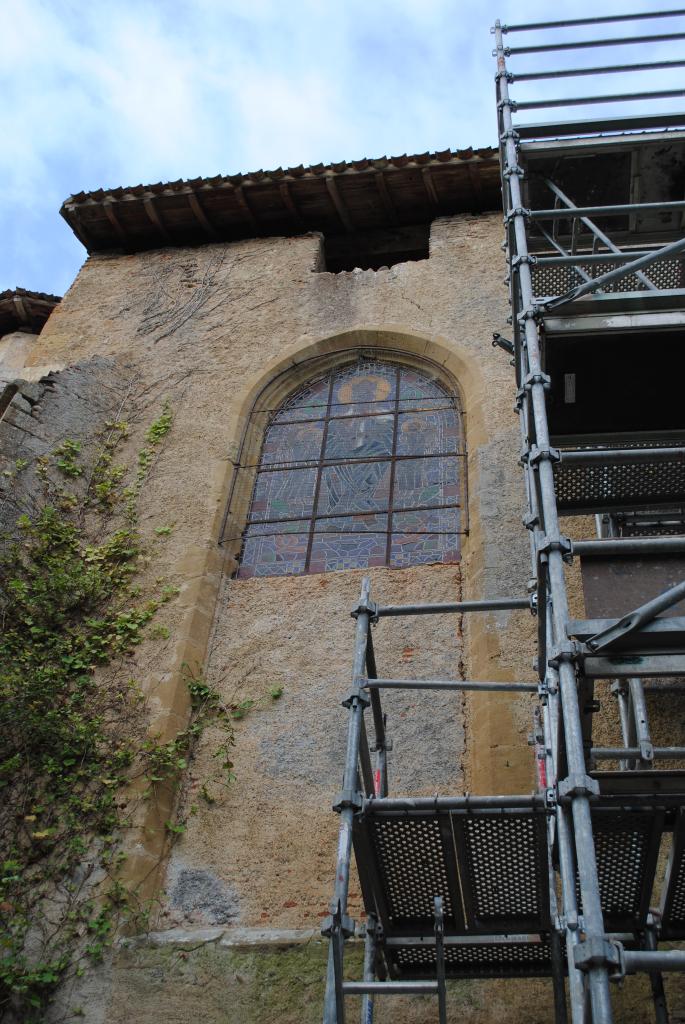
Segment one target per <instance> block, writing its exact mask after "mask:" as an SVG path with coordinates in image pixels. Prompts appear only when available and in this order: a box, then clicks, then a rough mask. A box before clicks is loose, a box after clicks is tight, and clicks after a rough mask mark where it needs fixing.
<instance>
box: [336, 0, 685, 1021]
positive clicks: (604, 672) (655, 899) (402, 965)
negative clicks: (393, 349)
mask: <svg viewBox="0 0 685 1024" xmlns="http://www.w3.org/2000/svg"><path fill="white" fill-rule="evenodd" d="M661 19H685V10H676V11H663V12H646V13H644V14H633V15H620V16H619V15H612V16H609V17H606V18H582V19H572V20H566V21H559V22H546V23H536V24H528V25H515V26H503V25H501V24H500V23H499V22H498V23H497V24H496V26H495V28H494V30H493V32H494V37H495V50H494V56H495V57H496V59H497V74H496V88H497V117H498V134H499V140H500V153H501V167H502V191H503V207H504V225H505V249H506V254H507V262H508V271H509V272H508V279H507V280H508V284H509V296H510V305H511V317H510V325H511V333H512V340H508V339H506V338H503V337H502V336H501V335H499V334H498V335H495V336H494V340H493V344H496V345H499V346H500V347H501V348H503V349H504V350H505V351H506V352H507V353H508V354H509V355H510V356H512V357H513V365H514V367H515V373H516V409H517V412H518V416H519V423H520V429H521V452H522V459H521V462H522V466H523V475H524V482H525V491H526V498H527V506H528V507H527V513H526V515H525V517H524V524H525V526H526V528H527V530H528V535H529V539H530V555H531V574H530V580H529V581H521V596H515V597H506V598H501V599H497V600H490V601H468V602H456V603H454V604H442V605H405V606H392V605H388V606H382V605H381V606H379V605H377V604H376V603H375V602H374V600H372V597H371V594H370V592H369V583H368V581H365V583H364V586H363V588H362V593H361V598H360V601H359V604H358V606H357V607H356V608H355V610H354V611H353V616H354V618H355V619H356V641H355V653H354V663H353V669H352V682H351V687H350V690H349V692H348V694H347V696H346V699H345V701H344V705H345V707H347V708H348V711H349V721H348V733H347V753H346V762H345V770H344V777H343V786H342V790H341V792H340V793H339V795H338V797H337V799H336V801H335V804H334V809H335V810H336V811H337V813H338V814H339V816H340V836H339V843H338V857H337V865H336V875H335V885H334V894H333V899H332V903H331V914H330V917H329V918H328V919H327V921H326V922H325V925H324V928H323V932H324V934H325V935H327V936H328V937H329V939H330V946H329V960H328V972H327V987H326V1001H325V1008H324V1021H325V1024H343V1022H344V1020H345V1012H346V997H347V996H349V995H362V997H363V1001H362V1018H361V1019H362V1022H363V1024H371V1021H372V1019H373V1009H374V999H375V998H376V996H378V995H381V994H399V993H405V994H421V995H431V996H434V997H436V999H437V1015H438V1018H439V1020H440V1022H441V1024H445V1022H446V1020H447V989H448V985H449V981H450V979H465V978H517V977H534V976H541V977H549V978H550V979H551V981H552V988H553V993H554V1020H555V1022H556V1024H565V1022H566V1021H567V1020H568V1019H569V1018H570V1019H571V1021H572V1024H611V1021H612V1020H613V1010H612V998H611V985H612V983H614V982H616V981H622V980H623V979H625V978H626V977H627V976H629V975H632V974H635V973H638V972H644V973H646V974H647V975H648V978H649V982H650V987H651V993H652V997H653V1007H654V1016H655V1020H656V1021H657V1024H668V1021H669V1012H668V1007H667V1001H666V991H665V986H664V982H663V977H662V974H663V972H671V971H677V972H682V971H685V949H683V947H682V946H681V945H679V943H683V942H685V745H682V744H685V736H683V729H682V728H681V726H682V723H680V722H678V721H677V719H676V718H675V717H674V718H673V722H672V725H673V732H674V733H675V735H673V736H672V737H670V736H669V737H668V740H669V742H670V743H672V745H669V746H666V745H661V746H660V745H657V743H655V737H654V736H653V729H652V726H651V724H650V713H649V710H650V707H651V706H654V702H655V701H657V702H663V701H668V700H669V694H671V693H672V692H673V691H672V689H671V683H672V684H673V685H675V686H677V685H681V684H680V683H679V682H678V681H679V680H680V679H681V677H682V678H685V603H684V602H685V513H684V509H685V407H684V405H683V402H682V380H683V379H684V377H685V275H684V272H683V253H685V237H683V236H684V234H685V232H684V231H683V224H684V216H685V198H683V190H682V185H683V181H685V113H683V112H679V111H668V110H667V111H665V112H664V111H661V112H659V113H654V112H651V113H650V112H649V111H648V112H647V113H636V112H635V104H638V105H639V104H647V105H648V108H649V109H652V110H653V107H652V105H653V103H654V101H656V100H659V101H663V100H668V101H671V100H673V99H675V98H678V97H682V96H684V95H685V90H684V89H682V88H681V86H680V83H679V81H677V82H676V83H675V84H676V86H677V87H674V88H670V87H666V85H665V84H664V81H663V80H662V76H663V75H667V74H671V73H672V72H673V69H680V68H682V67H685V59H682V58H681V57H680V56H679V55H678V53H677V52H673V53H672V54H671V55H670V56H664V53H663V49H658V50H656V51H655V52H654V53H650V52H649V51H648V47H649V46H656V47H659V48H663V47H664V46H670V47H672V46H673V44H674V43H679V42H680V41H682V40H684V39H685V20H680V21H678V22H677V23H674V24H675V27H676V28H678V30H677V31H675V30H673V28H669V31H664V32H660V31H659V30H658V27H659V25H660V24H661ZM650 21H652V22H653V24H649V22H650ZM624 22H626V23H633V22H634V23H636V25H637V28H638V30H639V29H640V28H643V29H644V31H641V32H640V31H636V34H635V35H634V36H630V37H625V36H621V35H612V32H614V33H615V32H620V30H621V29H622V26H623V23H624ZM655 25H656V27H655ZM583 26H589V27H594V28H596V29H597V31H598V32H600V33H602V35H601V36H597V37H595V38H582V37H581V38H580V39H577V40H575V41H574V40H573V39H571V40H567V39H565V38H564V39H562V37H561V36H560V35H559V32H560V30H566V29H571V30H573V33H575V32H576V30H580V31H582V29H583ZM510 33H527V34H528V39H527V40H526V39H525V37H524V43H525V45H522V46H516V47H508V46H506V45H505V39H507V37H508V36H509V34H510ZM559 39H562V41H558V40H559ZM636 44H640V46H641V49H640V51H639V53H640V56H639V59H637V60H633V61H632V62H628V61H626V62H617V63H615V64H610V63H608V62H605V63H604V64H601V65H598V66H594V65H593V66H585V67H570V66H566V64H565V55H566V54H567V53H568V52H572V51H573V50H574V49H577V50H586V49H589V48H592V49H594V48H597V47H608V48H611V47H615V46H619V47H627V48H630V47H631V46H633V47H634V46H635V45H636ZM619 52H621V53H622V52H623V51H622V50H620V51H619ZM526 54H536V55H537V54H543V55H544V54H547V55H550V54H551V55H552V56H551V57H550V58H548V59H550V63H554V65H555V66H554V67H550V68H548V69H546V68H540V69H530V70H524V71H519V70H518V69H515V70H514V71H512V70H511V69H510V65H509V59H510V58H513V59H514V64H516V63H517V61H518V58H519V56H520V55H526ZM678 73H679V74H680V72H678ZM634 74H638V75H640V76H644V75H645V74H647V75H653V76H657V78H656V81H655V84H654V85H653V86H652V87H649V88H648V87H646V86H645V87H642V85H641V86H640V91H638V92H632V93H629V92H615V93H606V92H605V93H602V94H595V95H586V96H581V97H574V96H569V95H562V96H560V97H559V98H550V97H548V96H544V97H543V98H535V97H533V98H532V99H524V100H518V101H515V100H513V99H512V98H511V95H510V87H512V88H513V86H514V85H515V84H518V83H519V82H522V83H523V82H533V83H536V82H544V81H546V80H557V79H558V80H562V81H563V80H565V79H569V80H574V79H575V78H577V77H580V78H582V79H583V80H584V79H587V78H590V79H592V80H595V79H597V78H599V79H600V80H602V81H605V80H606V79H604V78H603V76H611V75H621V76H623V75H628V76H630V75H634ZM666 84H668V85H669V86H670V83H666ZM626 104H627V105H628V106H626ZM602 105H605V106H606V107H607V108H608V110H609V113H608V115H607V116H604V117H602V116H597V115H596V114H595V111H596V109H597V107H600V108H601V107H602ZM621 105H623V107H622V109H621ZM575 106H579V107H581V108H586V112H585V113H584V116H583V117H582V118H581V119H579V120H567V121H564V120H558V121H554V122H549V123H543V124H539V123H538V124H531V123H514V120H513V117H514V115H515V114H517V112H521V111H526V110H534V109H538V108H555V107H575ZM588 111H589V112H588ZM666 169H668V173H666ZM592 514H594V517H595V518H594V522H593V521H592V518H590V519H589V523H590V524H591V525H592V526H593V528H594V529H595V533H596V535H595V536H594V537H587V535H586V538H587V539H582V540H573V541H572V540H571V539H570V538H569V537H568V536H566V535H565V534H564V532H562V528H561V526H562V522H563V516H568V515H574V516H583V515H584V516H586V517H587V516H591V515H592ZM578 522H584V523H587V522H588V520H587V519H585V520H578V521H577V522H576V527H577V523H578ZM576 560H579V561H580V565H581V570H582V575H583V586H584V597H585V605H586V607H585V614H586V618H584V619H572V618H571V615H570V612H569V604H568V599H567V593H566V570H567V566H568V565H569V564H571V563H572V562H574V561H576ZM526 591H527V593H526V596H523V595H524V592H526ZM497 610H511V611H516V610H518V611H519V612H520V613H521V614H526V613H528V614H530V613H532V614H534V615H536V616H537V623H538V638H537V639H538V644H537V661H536V664H537V678H536V679H535V680H531V681H527V682H511V683H507V682H488V681H460V680H435V679H433V680H397V679H384V678H379V674H378V671H377V665H376V658H375V654H374V646H373V638H372V626H374V625H375V624H378V623H381V622H382V620H383V619H384V618H385V617H390V616H397V615H426V614H476V615H477V614H479V613H484V612H485V613H488V612H491V611H497ZM381 628H382V627H381ZM531 653H533V652H531ZM645 680H647V681H646V682H645ZM598 681H602V682H601V684H600V683H598ZM609 684H610V690H611V700H613V702H614V706H615V710H616V722H617V725H616V729H615V731H614V732H615V734H617V735H619V736H620V739H619V740H617V741H616V745H615V746H602V745H600V743H599V742H598V741H597V739H596V738H595V736H594V726H593V721H594V717H595V713H596V712H597V710H598V709H599V703H598V701H597V700H596V696H595V688H596V686H598V685H602V686H603V687H606V688H607V689H608V688H609ZM397 688H412V689H413V690H415V691H417V693H423V694H424V699H426V700H430V693H431V691H433V690H450V689H451V690H455V691H456V690H471V691H474V692H478V691H483V690H498V691H504V692H509V693H510V694H511V695H516V694H519V693H522V692H534V693H537V696H538V700H537V705H536V711H535V722H534V737H535V758H536V764H537V767H538V787H537V789H536V790H535V791H534V792H533V793H531V794H522V795H520V796H499V795H483V796H471V795H455V796H449V797H447V796H440V797H435V798H426V797H414V798H412V797H409V796H404V797H402V796H398V797H394V796H392V797H391V796H389V794H388V786H387V757H388V751H389V749H390V743H389V741H388V737H387V733H386V719H385V714H384V710H383V706H382V703H381V691H382V690H384V689H397ZM681 688H682V687H681ZM603 699H604V698H603ZM367 718H368V719H370V720H371V721H372V723H373V736H372V737H370V736H369V735H368V734H367V725H366V719H367ZM659 739H660V740H661V742H664V740H663V738H662V737H659ZM679 744H680V745H679ZM659 764H663V765H664V766H665V767H664V769H663V770H660V769H659V768H658V765H659ZM353 855H354V858H355V860H356V864H357V869H358V874H359V878H360V883H361V888H362V895H363V901H364V908H365V911H366V924H365V926H364V927H363V928H362V927H359V926H357V925H356V924H355V922H354V921H352V920H351V919H350V917H349V916H348V914H347V897H348V888H349V879H350V867H351V860H352V856H353ZM354 935H363V936H364V942H365V955H364V972H363V978H362V979H361V980H359V981H349V980H346V976H345V972H344V964H343V961H344V950H345V942H346V940H348V939H350V938H351V937H353V936H354ZM664 943H666V944H667V946H666V948H664V945H663V944H664Z"/></svg>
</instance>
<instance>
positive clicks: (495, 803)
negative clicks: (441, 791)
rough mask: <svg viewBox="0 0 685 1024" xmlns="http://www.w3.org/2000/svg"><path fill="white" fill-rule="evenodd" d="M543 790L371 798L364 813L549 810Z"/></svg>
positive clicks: (366, 801) (365, 803)
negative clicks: (483, 794) (492, 793)
mask: <svg viewBox="0 0 685 1024" xmlns="http://www.w3.org/2000/svg"><path fill="white" fill-rule="evenodd" d="M546 809H547V801H546V797H545V795H544V794H543V793H523V794H515V795H513V796H512V795H504V796H502V795H497V796H471V795H470V794H468V795H466V796H415V797H409V796H407V797H384V798H382V799H381V798H380V797H369V799H368V800H365V801H364V812H365V813H369V812H373V813H374V814H379V813H381V812H383V811H388V812H392V813H394V812H395V811H402V812H405V811H436V810H437V811H488V810H493V811H506V810H510V811H520V810H527V811H530V810H540V811H543V810H546Z"/></svg>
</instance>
